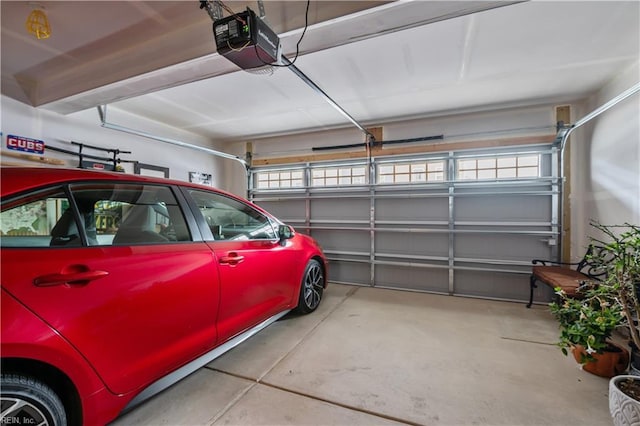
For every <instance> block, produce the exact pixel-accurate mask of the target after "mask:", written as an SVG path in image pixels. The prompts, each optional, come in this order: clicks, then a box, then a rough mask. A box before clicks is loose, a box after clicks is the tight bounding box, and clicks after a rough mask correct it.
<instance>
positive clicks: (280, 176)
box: [255, 170, 304, 189]
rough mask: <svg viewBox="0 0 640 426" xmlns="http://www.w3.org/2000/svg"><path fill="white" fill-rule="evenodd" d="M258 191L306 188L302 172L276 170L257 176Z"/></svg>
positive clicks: (257, 174)
mask: <svg viewBox="0 0 640 426" xmlns="http://www.w3.org/2000/svg"><path fill="white" fill-rule="evenodd" d="M255 180H256V186H257V188H258V189H287V188H301V187H303V186H304V172H303V171H302V170H276V171H270V172H260V173H256V174H255Z"/></svg>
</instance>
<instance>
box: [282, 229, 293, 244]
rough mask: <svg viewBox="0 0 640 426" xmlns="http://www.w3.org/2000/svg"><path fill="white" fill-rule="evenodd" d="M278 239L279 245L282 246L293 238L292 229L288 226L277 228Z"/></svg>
mask: <svg viewBox="0 0 640 426" xmlns="http://www.w3.org/2000/svg"><path fill="white" fill-rule="evenodd" d="M278 238H279V240H280V241H279V243H280V245H281V246H284V245H285V242H286V240H289V239H291V238H293V229H292V228H291V227H290V226H289V225H280V226H278Z"/></svg>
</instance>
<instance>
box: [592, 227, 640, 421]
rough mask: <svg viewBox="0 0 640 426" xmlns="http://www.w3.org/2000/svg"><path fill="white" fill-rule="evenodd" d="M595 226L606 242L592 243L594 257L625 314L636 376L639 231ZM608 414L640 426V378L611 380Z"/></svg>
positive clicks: (638, 355) (639, 338)
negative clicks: (594, 244)
mask: <svg viewBox="0 0 640 426" xmlns="http://www.w3.org/2000/svg"><path fill="white" fill-rule="evenodd" d="M592 225H593V226H594V227H595V228H596V229H597V230H599V231H600V232H601V234H602V235H604V236H605V237H606V239H607V241H603V240H601V239H596V238H593V239H592V240H593V241H594V242H595V243H597V244H599V245H600V246H601V248H600V249H599V250H598V251H596V252H594V253H593V255H592V256H594V257H593V260H594V261H596V263H598V264H599V265H601V267H602V268H603V269H604V270H605V271H606V275H605V278H604V281H603V283H602V284H601V286H602V287H603V288H606V289H608V290H609V291H610V292H611V300H612V301H613V302H614V303H616V304H618V305H619V306H620V309H621V310H622V313H623V323H624V325H626V326H627V327H626V328H627V331H628V333H629V346H630V347H631V349H632V350H631V354H632V357H631V366H630V369H631V371H632V372H633V371H635V372H636V373H637V372H638V371H640V370H639V368H640V351H639V350H638V348H640V330H639V329H638V319H639V317H640V316H639V314H640V294H639V292H640V227H639V226H637V225H631V224H628V223H626V224H624V225H616V226H605V225H601V224H598V223H593V224H592ZM609 411H610V413H611V417H612V419H613V423H614V425H615V426H631V425H638V424H640V377H638V376H637V375H623V376H617V377H614V378H612V379H611V381H610V382H609Z"/></svg>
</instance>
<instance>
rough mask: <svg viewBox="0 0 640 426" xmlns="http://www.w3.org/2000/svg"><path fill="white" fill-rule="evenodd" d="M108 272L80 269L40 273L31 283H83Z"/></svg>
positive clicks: (45, 284)
mask: <svg viewBox="0 0 640 426" xmlns="http://www.w3.org/2000/svg"><path fill="white" fill-rule="evenodd" d="M107 275H109V273H108V272H107V271H82V272H72V273H69V274H50V275H42V276H40V277H37V278H35V279H34V280H33V284H34V285H36V286H38V287H51V286H54V285H61V284H73V285H85V284H89V281H93V280H97V279H100V278H104V277H106V276H107Z"/></svg>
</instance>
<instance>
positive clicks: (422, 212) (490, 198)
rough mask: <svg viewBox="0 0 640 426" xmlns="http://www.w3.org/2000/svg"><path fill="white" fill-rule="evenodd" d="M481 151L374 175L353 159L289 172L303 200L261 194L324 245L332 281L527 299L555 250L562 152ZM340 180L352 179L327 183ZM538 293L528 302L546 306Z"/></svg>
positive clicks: (380, 166)
mask: <svg viewBox="0 0 640 426" xmlns="http://www.w3.org/2000/svg"><path fill="white" fill-rule="evenodd" d="M551 139H552V138H551ZM488 145H490V144H487V148H484V149H478V150H476V149H474V150H473V151H470V150H466V151H457V152H455V151H454V152H446V153H422V154H406V155H401V156H385V157H376V156H374V157H372V158H371V163H370V166H371V167H370V168H369V165H367V164H365V163H363V162H358V164H357V167H356V166H354V164H355V163H353V161H352V160H349V161H350V163H349V164H347V163H346V162H340V161H339V160H336V161H335V162H328V161H327V162H317V163H308V164H304V165H295V166H291V167H292V168H299V169H300V170H304V172H303V173H302V174H301V175H304V176H306V178H305V179H307V180H306V181H305V182H304V183H303V184H302V186H303V187H304V188H305V189H304V191H305V192H304V194H302V193H301V192H298V193H296V195H295V197H299V198H297V199H296V200H290V199H287V194H291V193H292V191H291V189H290V187H288V188H283V189H286V190H285V191H282V193H280V195H278V193H277V191H273V190H272V188H271V186H269V191H261V190H256V194H257V195H259V196H260V198H261V200H262V199H264V198H267V199H268V198H269V197H271V196H272V197H274V199H273V201H272V202H271V201H270V202H267V203H265V202H262V201H261V205H264V206H265V208H267V209H268V210H269V211H271V212H273V213H274V214H276V216H278V217H280V218H284V219H285V220H286V219H287V218H289V219H291V220H296V222H294V223H292V224H294V225H296V226H297V227H299V228H300V229H301V230H302V231H303V232H304V230H307V231H308V232H310V233H311V234H312V235H313V237H314V238H316V239H317V240H318V241H319V242H320V244H321V245H322V246H323V248H324V250H325V252H326V253H327V256H328V257H329V260H330V262H331V270H330V271H329V278H330V280H332V281H337V282H343V283H354V284H359V285H372V286H380V287H388V288H398V289H407V290H415V291H427V292H438V293H450V294H460V295H469V296H474V297H487V298H499V299H509V300H522V301H527V300H528V298H529V281H528V275H529V272H530V270H531V260H532V259H535V258H538V259H557V255H558V251H559V250H558V248H559V247H558V246H557V244H558V240H559V228H560V224H559V223H558V218H560V217H561V214H560V213H561V212H560V207H561V202H560V201H561V200H560V196H561V191H560V189H561V181H560V179H559V178H558V176H557V174H558V171H557V165H558V163H559V162H558V157H559V151H558V149H557V148H556V147H552V146H541V145H539V144H537V143H536V145H528V146H525V145H518V146H511V147H504V148H497V147H496V148H491V147H489V146H488ZM358 161H360V160H358ZM363 164H364V165H363ZM362 167H365V168H366V169H367V171H366V173H365V174H364V175H363V174H362V173H361V172H362V170H361V169H362ZM272 168H273V169H274V170H275V168H277V166H275V167H272ZM356 169H357V170H356ZM336 170H337V171H336ZM356 172H357V173H356ZM369 172H371V173H369ZM262 173H271V172H270V171H269V167H265V170H264V171H263V172H262ZM314 173H315V174H314ZM336 173H338V174H340V173H342V174H341V175H340V176H343V175H344V176H347V177H349V173H351V175H352V176H356V175H358V176H357V179H356V178H355V177H354V178H353V179H351V180H350V179H347V178H345V179H344V180H339V181H338V180H336V179H334V178H332V179H333V180H331V181H330V180H329V178H328V176H329V175H330V174H331V176H333V177H335V176H337V175H336ZM358 173H359V174H358ZM492 173H493V177H491V174H492ZM316 175H317V176H318V178H317V179H316ZM370 175H371V176H370ZM287 176H288V175H287ZM285 177H286V176H285ZM309 177H311V178H312V179H311V180H310V181H309V179H308V178H309ZM269 179H271V178H269ZM280 179H281V180H282V179H283V176H280ZM323 179H324V180H323ZM254 180H255V179H254ZM269 182H271V181H269ZM336 182H338V183H340V184H342V186H336V185H337V184H336ZM323 183H324V184H326V185H333V186H332V187H330V186H327V187H322V185H323ZM263 194H268V195H263ZM302 227H304V230H303V228H302ZM336 228H342V229H336ZM542 287H543V286H541V288H539V289H536V292H535V293H534V300H537V301H548V300H550V299H551V296H552V292H550V291H549V289H547V288H542Z"/></svg>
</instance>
